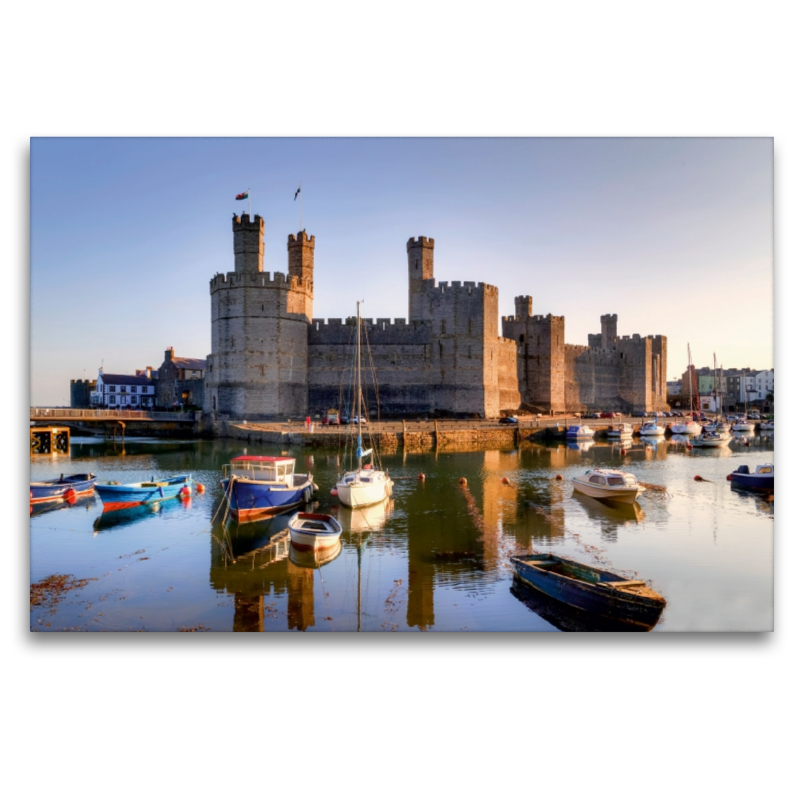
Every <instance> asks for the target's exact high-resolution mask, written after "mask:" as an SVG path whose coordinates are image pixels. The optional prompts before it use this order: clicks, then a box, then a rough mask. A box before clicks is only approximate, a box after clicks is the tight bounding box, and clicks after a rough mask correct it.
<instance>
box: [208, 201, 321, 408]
mask: <svg viewBox="0 0 800 800" xmlns="http://www.w3.org/2000/svg"><path fill="white" fill-rule="evenodd" d="M313 252H314V237H313V236H312V237H310V238H309V237H307V236H306V235H305V232H301V233H300V234H299V235H298V236H297V237H295V236H290V237H289V274H288V275H287V274H284V273H283V272H275V273H274V274H273V275H270V274H269V273H268V272H263V266H264V221H263V220H262V219H261V217H259V216H257V215H256V216H255V218H254V220H253V221H251V220H250V218H249V216H248V215H247V214H243V215H242V217H241V218H238V217H235V216H234V219H233V253H234V271H233V272H228V273H227V274H224V275H223V274H221V273H218V274H217V275H216V276H214V278H212V280H211V286H210V291H211V354H210V355H209V356H208V361H207V364H206V375H205V398H204V405H203V410H204V411H206V412H213V413H217V414H226V415H228V416H229V417H230V418H231V419H252V420H259V419H281V418H283V419H285V418H286V417H290V416H298V415H305V414H306V413H307V406H308V385H307V379H308V328H309V324H310V323H311V317H312V305H313V299H314V293H313V264H314V262H313Z"/></svg>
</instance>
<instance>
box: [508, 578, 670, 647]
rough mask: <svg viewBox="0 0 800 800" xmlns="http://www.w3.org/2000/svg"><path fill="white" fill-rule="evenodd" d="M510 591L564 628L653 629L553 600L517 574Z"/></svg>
mask: <svg viewBox="0 0 800 800" xmlns="http://www.w3.org/2000/svg"><path fill="white" fill-rule="evenodd" d="M510 591H511V594H512V595H513V596H514V597H516V598H517V600H519V601H520V602H521V603H523V605H525V606H527V608H529V609H530V610H531V611H533V613H534V614H536V615H537V616H539V617H541V618H542V619H543V620H544V621H545V622H549V623H550V624H551V625H552V626H553V627H555V628H558V630H560V631H567V632H572V633H587V632H598V633H599V632H603V633H608V632H626V633H627V632H630V633H643V632H646V631H647V630H652V628H647V629H645V628H642V627H641V626H638V625H629V624H626V623H624V622H620V621H618V620H614V619H609V618H607V617H599V616H597V615H595V614H589V613H588V612H585V611H579V610H578V609H577V608H572V607H571V606H568V605H566V604H565V603H560V602H558V601H557V600H553V599H552V598H550V597H548V596H547V595H546V594H542V593H541V592H537V591H536V590H535V589H533V588H532V587H530V586H527V585H525V584H524V583H523V582H522V581H521V580H520V579H519V578H517V577H516V576H515V577H514V581H513V583H512V584H511V589H510ZM653 627H655V626H653Z"/></svg>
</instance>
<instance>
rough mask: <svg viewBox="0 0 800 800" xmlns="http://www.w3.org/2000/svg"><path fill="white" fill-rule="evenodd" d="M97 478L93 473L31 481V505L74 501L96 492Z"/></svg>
mask: <svg viewBox="0 0 800 800" xmlns="http://www.w3.org/2000/svg"><path fill="white" fill-rule="evenodd" d="M96 482H97V476H96V475H94V474H93V473H91V472H88V473H83V474H80V475H67V476H64V475H61V477H59V478H54V479H53V480H51V481H31V503H32V504H33V503H44V502H46V501H48V500H74V499H75V498H76V497H77V496H78V495H82V494H91V493H92V492H93V491H94V488H95V483H96Z"/></svg>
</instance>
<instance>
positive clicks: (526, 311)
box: [514, 294, 533, 322]
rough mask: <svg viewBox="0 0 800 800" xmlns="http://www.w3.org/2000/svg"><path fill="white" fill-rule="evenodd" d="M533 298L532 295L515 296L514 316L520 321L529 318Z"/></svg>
mask: <svg viewBox="0 0 800 800" xmlns="http://www.w3.org/2000/svg"><path fill="white" fill-rule="evenodd" d="M532 307H533V300H532V298H531V296H530V295H528V294H526V295H519V296H518V297H515V298H514V316H515V317H516V318H517V319H518V320H519V321H520V322H523V321H524V320H526V319H528V317H529V316H530V315H531V308H532Z"/></svg>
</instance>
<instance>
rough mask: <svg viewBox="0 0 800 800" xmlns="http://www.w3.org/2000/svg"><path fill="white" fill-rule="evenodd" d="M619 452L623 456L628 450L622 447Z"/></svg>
mask: <svg viewBox="0 0 800 800" xmlns="http://www.w3.org/2000/svg"><path fill="white" fill-rule="evenodd" d="M619 452H620V453H622V455H623V456H624V455H625V453H627V452H628V451H627V450H626V449H625V448H624V447H623V448H622V449H621V450H620V451H619Z"/></svg>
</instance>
